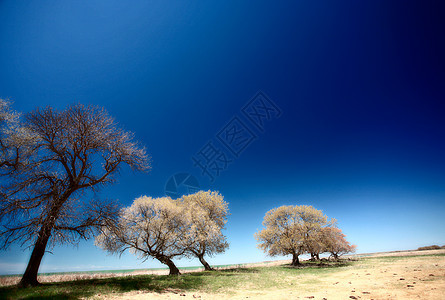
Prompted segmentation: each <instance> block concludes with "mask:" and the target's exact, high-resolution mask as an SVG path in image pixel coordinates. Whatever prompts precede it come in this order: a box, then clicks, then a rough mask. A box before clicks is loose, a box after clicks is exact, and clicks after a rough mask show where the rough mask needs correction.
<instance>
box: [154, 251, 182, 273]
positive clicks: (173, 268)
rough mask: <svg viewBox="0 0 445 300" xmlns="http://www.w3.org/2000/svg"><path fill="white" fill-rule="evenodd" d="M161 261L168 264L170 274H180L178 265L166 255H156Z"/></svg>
mask: <svg viewBox="0 0 445 300" xmlns="http://www.w3.org/2000/svg"><path fill="white" fill-rule="evenodd" d="M155 257H156V258H157V259H158V260H159V261H160V262H161V263H163V264H165V265H167V266H168V268H169V269H170V273H168V275H180V274H181V272H179V269H178V268H177V267H176V265H175V263H174V262H173V261H172V260H171V259H170V258H169V257H167V256H165V255H156V256H155Z"/></svg>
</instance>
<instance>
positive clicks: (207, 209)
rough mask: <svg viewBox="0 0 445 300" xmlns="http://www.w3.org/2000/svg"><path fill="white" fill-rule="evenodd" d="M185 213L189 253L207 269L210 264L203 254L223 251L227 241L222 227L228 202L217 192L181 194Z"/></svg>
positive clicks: (209, 267) (208, 269) (211, 254)
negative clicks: (187, 223)
mask: <svg viewBox="0 0 445 300" xmlns="http://www.w3.org/2000/svg"><path fill="white" fill-rule="evenodd" d="M181 202H182V205H183V206H184V209H185V211H186V212H185V213H186V214H187V215H188V216H189V217H188V218H189V221H190V223H189V228H188V232H187V238H188V239H189V241H188V242H187V244H188V245H189V246H188V248H187V251H186V254H188V256H196V257H197V258H198V259H199V261H200V262H201V263H202V265H203V266H204V268H205V270H207V271H210V270H212V267H211V266H210V265H209V264H208V263H207V261H206V260H205V258H204V256H206V255H207V256H213V255H215V254H218V253H223V252H224V251H225V250H226V249H227V248H228V247H229V244H228V242H227V240H226V237H225V236H224V235H223V233H222V230H223V229H224V226H225V224H226V222H227V215H228V211H229V210H228V203H227V202H225V201H224V197H223V196H222V195H221V194H220V193H218V192H211V191H199V192H197V193H194V194H191V195H185V196H183V197H182V198H181Z"/></svg>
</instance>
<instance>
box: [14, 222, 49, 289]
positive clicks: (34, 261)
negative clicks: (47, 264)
mask: <svg viewBox="0 0 445 300" xmlns="http://www.w3.org/2000/svg"><path fill="white" fill-rule="evenodd" d="M50 235H51V228H48V227H47V226H42V229H41V230H40V232H39V237H38V238H37V241H36V243H35V244H34V249H33V250H32V253H31V257H30V259H29V262H28V266H27V267H26V270H25V273H24V274H23V277H22V279H21V280H20V282H19V284H18V286H19V287H28V286H37V285H39V284H40V283H39V282H38V281H37V273H38V271H39V267H40V263H41V262H42V258H43V255H44V254H45V249H46V245H47V244H48V240H49V237H50Z"/></svg>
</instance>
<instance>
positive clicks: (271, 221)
mask: <svg viewBox="0 0 445 300" xmlns="http://www.w3.org/2000/svg"><path fill="white" fill-rule="evenodd" d="M331 224H332V222H328V218H327V216H325V215H324V214H323V212H322V211H321V210H318V209H315V208H314V207H312V206H307V205H301V206H298V205H294V206H293V205H289V206H280V207H278V208H274V209H271V210H270V211H268V212H267V213H266V215H265V216H264V221H263V226H264V229H262V230H260V231H259V232H257V233H256V234H255V237H256V239H257V240H258V242H259V245H258V248H260V249H262V250H263V251H265V252H266V253H267V254H268V255H270V256H277V255H289V254H290V255H292V265H293V266H296V265H299V264H300V261H299V255H301V254H303V253H305V252H307V250H308V245H310V242H311V241H312V237H314V238H315V237H316V236H317V235H318V233H319V232H320V231H321V230H322V228H324V227H327V226H331Z"/></svg>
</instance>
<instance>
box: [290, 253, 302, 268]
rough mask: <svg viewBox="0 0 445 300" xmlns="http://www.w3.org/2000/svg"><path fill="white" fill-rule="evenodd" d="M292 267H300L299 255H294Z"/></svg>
mask: <svg viewBox="0 0 445 300" xmlns="http://www.w3.org/2000/svg"><path fill="white" fill-rule="evenodd" d="M292 265H293V266H298V265H300V260H299V258H298V254H297V253H295V252H294V253H292Z"/></svg>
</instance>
